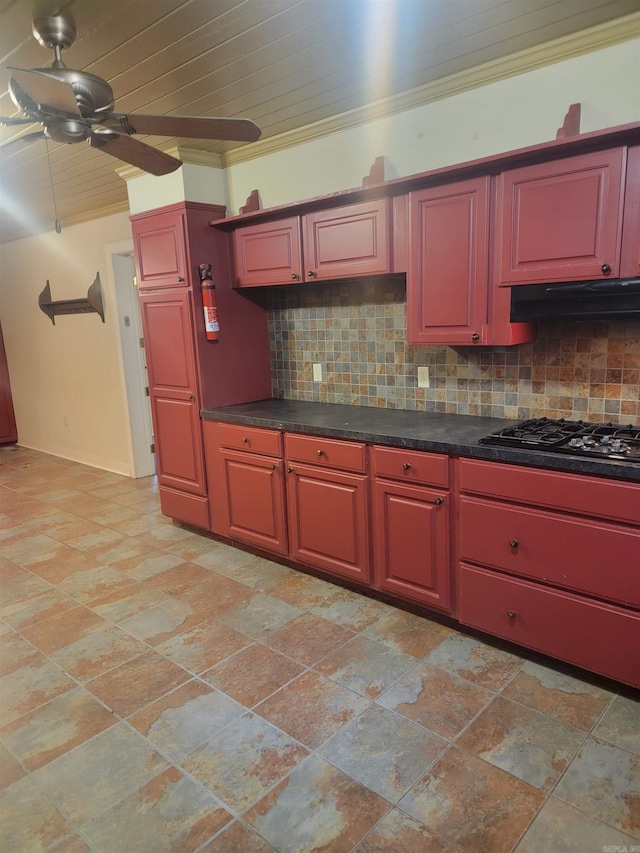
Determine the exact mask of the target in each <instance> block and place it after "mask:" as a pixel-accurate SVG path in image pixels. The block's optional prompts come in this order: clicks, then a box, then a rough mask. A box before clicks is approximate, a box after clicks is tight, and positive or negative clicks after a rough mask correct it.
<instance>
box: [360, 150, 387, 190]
mask: <svg viewBox="0 0 640 853" xmlns="http://www.w3.org/2000/svg"><path fill="white" fill-rule="evenodd" d="M383 181H384V157H376V159H375V160H374V161H373V165H372V166H371V169H369V174H368V175H366V176H365V177H364V178H363V179H362V186H363V187H368V186H370V185H371V184H381V183H383Z"/></svg>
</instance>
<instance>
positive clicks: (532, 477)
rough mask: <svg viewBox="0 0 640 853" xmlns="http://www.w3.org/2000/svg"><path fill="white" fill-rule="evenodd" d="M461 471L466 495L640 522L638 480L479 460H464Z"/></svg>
mask: <svg viewBox="0 0 640 853" xmlns="http://www.w3.org/2000/svg"><path fill="white" fill-rule="evenodd" d="M458 470H459V474H460V477H459V488H460V491H461V492H463V493H466V494H476V495H488V496H489V497H493V498H500V499H503V500H508V501H517V502H519V503H524V504H533V505H534V506H540V507H543V508H544V509H562V510H568V511H569V512H574V513H577V514H578V515H591V516H594V517H596V518H610V519H613V520H614V521H621V522H628V523H629V524H640V484H638V483H622V482H613V481H611V480H603V479H600V478H598V477H589V476H586V475H584V474H565V473H560V472H556V471H543V470H540V469H538V468H523V467H521V466H519V465H509V464H506V463H503V462H498V463H496V462H479V461H476V460H475V459H461V460H460V461H459V469H458Z"/></svg>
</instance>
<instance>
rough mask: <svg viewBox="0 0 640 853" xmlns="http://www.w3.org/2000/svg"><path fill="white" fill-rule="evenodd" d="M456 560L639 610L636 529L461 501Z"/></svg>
mask: <svg viewBox="0 0 640 853" xmlns="http://www.w3.org/2000/svg"><path fill="white" fill-rule="evenodd" d="M458 530H459V536H460V558H461V559H462V560H468V561H471V562H473V563H481V564H482V565H483V566H488V567H491V568H496V569H502V570H504V571H507V572H510V573H512V574H516V575H523V576H524V577H528V578H533V579H535V580H541V581H544V582H545V583H549V584H553V585H554V586H561V587H564V588H565V589H572V590H575V591H577V592H584V593H587V594H588V595H595V596H597V597H598V598H604V599H608V600H611V601H618V602H621V603H623V604H628V605H629V606H631V607H638V608H640V560H639V555H640V530H634V529H632V528H629V527H623V526H621V525H614V524H607V523H604V522H594V521H592V520H587V519H583V518H577V517H575V516H568V515H559V514H556V513H550V512H539V511H538V512H537V511H534V510H531V509H525V508H523V507H515V506H514V507H512V506H508V505H505V504H500V503H497V502H493V501H483V500H478V499H476V498H461V499H460V515H459V527H458Z"/></svg>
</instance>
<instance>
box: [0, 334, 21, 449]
mask: <svg viewBox="0 0 640 853" xmlns="http://www.w3.org/2000/svg"><path fill="white" fill-rule="evenodd" d="M17 440H18V431H17V429H16V419H15V415H14V412H13V399H12V397H11V385H10V384H9V368H8V365H7V355H6V353H5V350H4V341H3V339H2V328H1V327H0V444H10V443H12V442H14V441H17Z"/></svg>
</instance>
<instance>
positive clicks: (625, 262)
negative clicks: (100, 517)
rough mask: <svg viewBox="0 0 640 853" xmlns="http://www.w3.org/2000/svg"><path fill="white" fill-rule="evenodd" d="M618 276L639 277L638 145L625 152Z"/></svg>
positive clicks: (639, 150)
mask: <svg viewBox="0 0 640 853" xmlns="http://www.w3.org/2000/svg"><path fill="white" fill-rule="evenodd" d="M620 275H621V276H623V277H625V278H627V277H629V278H635V276H638V275H640V145H638V146H634V147H632V148H629V149H628V151H627V181H626V185H625V194H624V219H623V221H622V250H621V254H620Z"/></svg>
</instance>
